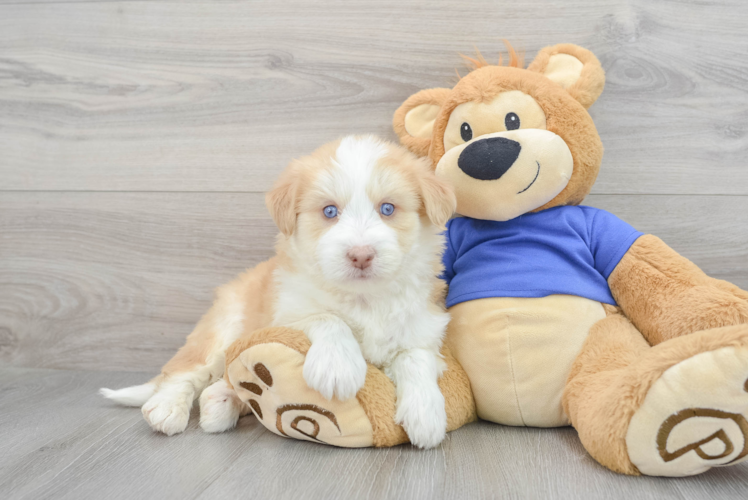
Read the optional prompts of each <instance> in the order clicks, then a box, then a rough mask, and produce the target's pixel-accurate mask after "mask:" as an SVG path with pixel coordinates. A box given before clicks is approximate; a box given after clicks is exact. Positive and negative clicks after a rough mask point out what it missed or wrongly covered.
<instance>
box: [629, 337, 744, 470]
mask: <svg viewBox="0 0 748 500" xmlns="http://www.w3.org/2000/svg"><path fill="white" fill-rule="evenodd" d="M626 446H627V449H628V454H629V459H630V460H631V462H632V463H633V464H634V465H635V466H636V467H637V468H638V469H639V471H640V472H641V473H642V474H646V475H652V476H689V475H693V474H699V473H701V472H704V471H706V470H707V469H709V468H711V467H715V466H726V465H733V464H736V463H738V462H741V461H743V460H745V459H746V458H748V348H746V347H744V346H738V347H733V346H730V347H722V348H720V349H716V350H713V351H706V352H702V353H700V354H697V355H695V356H692V357H690V358H687V359H685V360H684V361H681V362H679V363H677V364H675V365H673V366H672V367H670V368H669V369H668V370H666V371H665V372H664V373H663V374H662V376H661V377H660V378H659V379H658V380H657V381H655V382H654V384H652V386H651V388H650V390H649V391H648V392H647V395H646V397H645V398H644V401H643V403H642V405H641V407H640V408H639V409H638V410H637V411H636V413H635V414H634V416H633V417H632V418H631V421H630V423H629V429H628V432H627V435H626Z"/></svg>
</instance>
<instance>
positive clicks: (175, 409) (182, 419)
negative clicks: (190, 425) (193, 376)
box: [141, 389, 192, 436]
mask: <svg viewBox="0 0 748 500" xmlns="http://www.w3.org/2000/svg"><path fill="white" fill-rule="evenodd" d="M191 408H192V394H191V393H190V394H185V393H184V392H176V391H171V390H169V389H161V390H159V391H158V392H157V393H156V394H154V395H153V396H152V397H151V398H150V399H149V400H148V401H146V403H145V404H144V405H143V408H142V409H141V410H142V412H143V417H144V418H145V421H146V422H148V425H150V426H151V428H152V429H153V430H154V431H158V432H163V433H164V434H166V435H167V436H173V435H174V434H179V433H180V432H183V431H184V430H185V429H186V428H187V422H188V421H189V420H190V409H191Z"/></svg>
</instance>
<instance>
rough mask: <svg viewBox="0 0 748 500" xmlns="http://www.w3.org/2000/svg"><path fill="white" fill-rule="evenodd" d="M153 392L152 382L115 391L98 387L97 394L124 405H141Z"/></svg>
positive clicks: (154, 386)
mask: <svg viewBox="0 0 748 500" xmlns="http://www.w3.org/2000/svg"><path fill="white" fill-rule="evenodd" d="M155 393H156V384H153V383H148V384H143V385H134V386H132V387H125V388H124V389H119V390H117V391H114V390H112V389H107V388H106V387H102V388H101V389H99V394H101V395H102V396H104V397H105V398H107V399H111V400H112V401H114V402H115V403H119V404H121V405H124V406H141V405H142V404H143V403H145V402H146V401H148V399H150V397H151V396H153V395H154V394H155Z"/></svg>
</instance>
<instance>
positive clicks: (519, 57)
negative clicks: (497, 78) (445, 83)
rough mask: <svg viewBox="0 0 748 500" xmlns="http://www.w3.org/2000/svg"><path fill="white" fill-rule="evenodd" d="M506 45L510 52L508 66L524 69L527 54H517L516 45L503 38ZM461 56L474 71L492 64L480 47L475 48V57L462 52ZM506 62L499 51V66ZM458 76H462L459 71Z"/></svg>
mask: <svg viewBox="0 0 748 500" xmlns="http://www.w3.org/2000/svg"><path fill="white" fill-rule="evenodd" d="M503 42H504V45H506V50H507V52H509V63H508V64H507V66H509V67H511V68H519V69H522V68H524V66H525V55H524V54H523V53H520V54H517V51H515V50H514V47H512V44H511V43H509V41H508V40H506V39H504V40H503ZM460 57H462V58H463V59H464V60H465V62H466V63H467V65H468V67H469V68H470V71H474V70H476V69H480V68H485V67H486V66H490V65H491V64H490V63H489V62H488V61H486V58H485V57H483V54H481V53H480V51H479V50H478V48H477V47H476V48H475V57H469V56H466V55H464V54H460ZM503 62H504V55H503V54H502V53H501V52H499V63H498V64H497V66H501V65H502V64H503ZM457 76H460V73H459V72H458V73H457Z"/></svg>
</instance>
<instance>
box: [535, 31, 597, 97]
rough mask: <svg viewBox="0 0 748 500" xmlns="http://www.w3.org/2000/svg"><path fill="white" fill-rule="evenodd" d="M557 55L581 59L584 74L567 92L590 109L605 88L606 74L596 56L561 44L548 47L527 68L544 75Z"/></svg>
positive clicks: (569, 45)
mask: <svg viewBox="0 0 748 500" xmlns="http://www.w3.org/2000/svg"><path fill="white" fill-rule="evenodd" d="M556 54H569V55H571V56H574V57H576V58H577V59H579V60H580V61H581V62H582V64H584V67H583V69H582V74H581V75H580V77H579V79H578V80H577V81H576V83H575V84H574V85H572V86H571V87H568V88H567V89H566V91H567V92H568V93H569V94H570V95H571V96H572V97H573V98H574V99H575V100H576V101H578V102H579V104H581V105H582V106H584V107H585V108H589V107H590V106H592V104H593V103H594V102H595V101H596V100H597V98H598V97H600V94H602V92H603V87H605V72H604V71H603V68H602V66H601V65H600V61H598V60H597V57H595V54H593V53H592V52H590V51H589V50H586V49H583V48H582V47H579V46H577V45H573V44H570V43H561V44H558V45H554V46H553V47H546V48H544V49H543V50H541V51H540V52H538V55H537V56H536V57H535V60H534V61H533V62H532V64H530V66H528V67H527V69H528V70H530V71H534V72H536V73H541V74H542V73H543V72H544V71H545V68H546V66H547V65H548V61H549V60H550V58H551V56H554V55H556Z"/></svg>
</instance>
